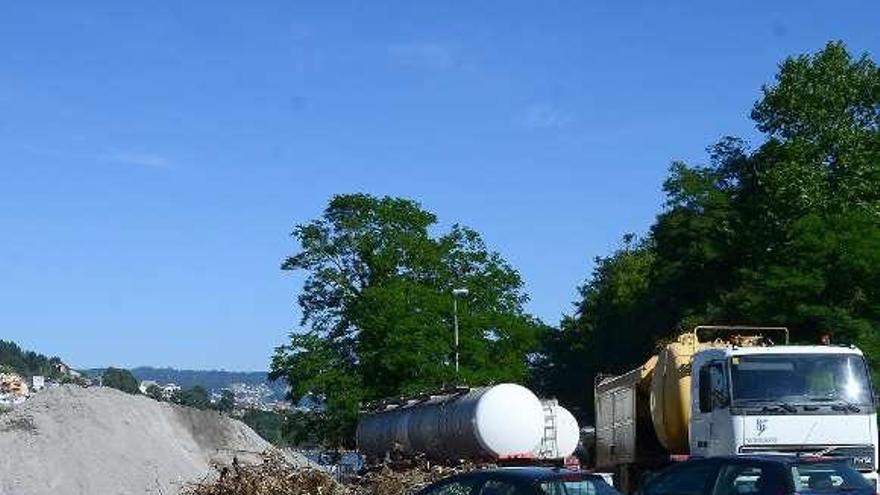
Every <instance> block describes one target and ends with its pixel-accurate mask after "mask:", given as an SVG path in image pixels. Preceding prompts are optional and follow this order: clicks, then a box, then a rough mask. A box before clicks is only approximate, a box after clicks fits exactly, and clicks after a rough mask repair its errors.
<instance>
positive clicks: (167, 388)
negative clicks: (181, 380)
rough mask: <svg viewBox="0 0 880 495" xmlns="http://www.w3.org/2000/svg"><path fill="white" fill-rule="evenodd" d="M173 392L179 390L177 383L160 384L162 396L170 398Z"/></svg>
mask: <svg viewBox="0 0 880 495" xmlns="http://www.w3.org/2000/svg"><path fill="white" fill-rule="evenodd" d="M175 392H180V385H177V384H176V383H167V384H165V385H162V396H163V397H165V398H166V399H170V398H171V397H172V396H173V395H174V393H175Z"/></svg>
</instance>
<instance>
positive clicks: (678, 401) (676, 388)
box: [650, 333, 706, 454]
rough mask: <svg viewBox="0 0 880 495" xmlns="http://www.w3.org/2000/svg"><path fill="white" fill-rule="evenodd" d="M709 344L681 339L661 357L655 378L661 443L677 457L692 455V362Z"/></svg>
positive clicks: (693, 338) (654, 412)
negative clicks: (690, 428)
mask: <svg viewBox="0 0 880 495" xmlns="http://www.w3.org/2000/svg"><path fill="white" fill-rule="evenodd" d="M705 345H706V344H702V345H701V344H699V343H698V342H697V338H696V336H695V335H694V334H692V333H686V334H683V335H681V336H679V337H678V340H677V341H675V342H672V343H671V344H668V345H667V346H666V347H665V348H664V349H663V350H662V351H660V353H659V354H658V355H657V365H656V366H654V370H653V373H652V374H651V375H652V376H651V402H650V403H651V420H652V421H653V423H654V432H655V433H656V434H657V440H659V441H660V444H661V445H663V447H665V448H666V449H667V450H668V451H669V452H671V453H673V454H686V453H688V424H689V423H690V420H691V362H692V361H693V357H694V354H696V352H697V351H698V350H699V349H700V348H701V347H704V346H705Z"/></svg>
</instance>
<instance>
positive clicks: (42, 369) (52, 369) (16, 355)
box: [0, 340, 62, 378]
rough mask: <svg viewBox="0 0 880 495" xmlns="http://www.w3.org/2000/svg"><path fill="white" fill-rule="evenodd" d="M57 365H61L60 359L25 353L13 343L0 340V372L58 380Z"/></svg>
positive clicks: (30, 352) (31, 352)
mask: <svg viewBox="0 0 880 495" xmlns="http://www.w3.org/2000/svg"><path fill="white" fill-rule="evenodd" d="M58 364H61V359H60V358H57V357H51V358H50V357H48V356H44V355H43V354H39V353H37V352H33V351H26V350H24V349H22V348H21V347H19V346H18V344H16V343H15V342H9V341H6V340H0V371H3V370H6V371H12V372H15V373H18V374H20V375H23V376H26V377H30V376H34V375H43V376H48V377H52V378H58V377H60V376H61V374H62V373H60V372H59V371H58V369H57V367H56V365H58Z"/></svg>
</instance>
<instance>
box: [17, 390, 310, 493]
mask: <svg viewBox="0 0 880 495" xmlns="http://www.w3.org/2000/svg"><path fill="white" fill-rule="evenodd" d="M267 449H271V446H270V445H269V444H268V443H267V442H266V441H264V440H263V439H262V438H260V437H259V436H258V435H257V434H256V433H254V431H253V430H251V429H250V428H248V427H247V426H246V425H244V424H243V423H241V422H239V421H236V420H233V419H230V418H227V417H225V416H221V415H220V414H219V413H217V412H213V411H198V410H195V409H190V408H185V407H181V406H176V405H173V404H167V403H161V402H157V401H154V400H152V399H149V398H147V397H143V396H134V395H128V394H125V393H122V392H119V391H117V390H113V389H109V388H100V387H97V388H88V389H86V388H80V387H77V386H73V385H69V386H63V387H58V388H54V389H49V390H45V391H42V392H40V393H39V394H38V395H36V396H35V397H32V398H31V399H29V400H28V401H27V402H25V403H24V404H21V405H19V406H17V407H16V408H14V409H13V410H12V411H9V412H5V413H0V453H2V454H0V494H2V495H85V494H90V495H91V494H107V495H111V494H112V495H116V494H119V495H128V494H137V495H141V494H163V495H171V494H177V493H178V492H179V490H180V488H181V487H182V486H184V485H186V484H187V483H189V482H193V481H197V480H200V479H203V478H205V477H206V476H210V475H211V473H212V465H213V464H215V463H220V464H227V463H230V462H231V461H232V459H233V457H237V458H238V459H239V460H240V461H241V462H244V463H247V462H255V461H258V460H259V459H260V455H261V454H262V453H263V452H264V451H266V450H267ZM287 456H288V459H287V460H288V461H289V462H291V463H293V464H294V465H306V464H307V463H308V461H306V460H305V459H304V458H301V457H295V456H293V455H292V454H287Z"/></svg>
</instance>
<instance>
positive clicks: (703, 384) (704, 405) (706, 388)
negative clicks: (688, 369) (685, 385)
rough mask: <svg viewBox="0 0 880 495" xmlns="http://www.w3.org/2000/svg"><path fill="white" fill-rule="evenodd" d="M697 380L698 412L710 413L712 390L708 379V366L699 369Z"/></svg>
mask: <svg viewBox="0 0 880 495" xmlns="http://www.w3.org/2000/svg"><path fill="white" fill-rule="evenodd" d="M698 379H699V380H700V383H699V384H698V385H699V387H700V389H699V392H700V412H704V413H706V412H710V411H712V388H711V386H710V385H711V380H710V379H709V366H703V367H702V368H700V374H699V377H698Z"/></svg>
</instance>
